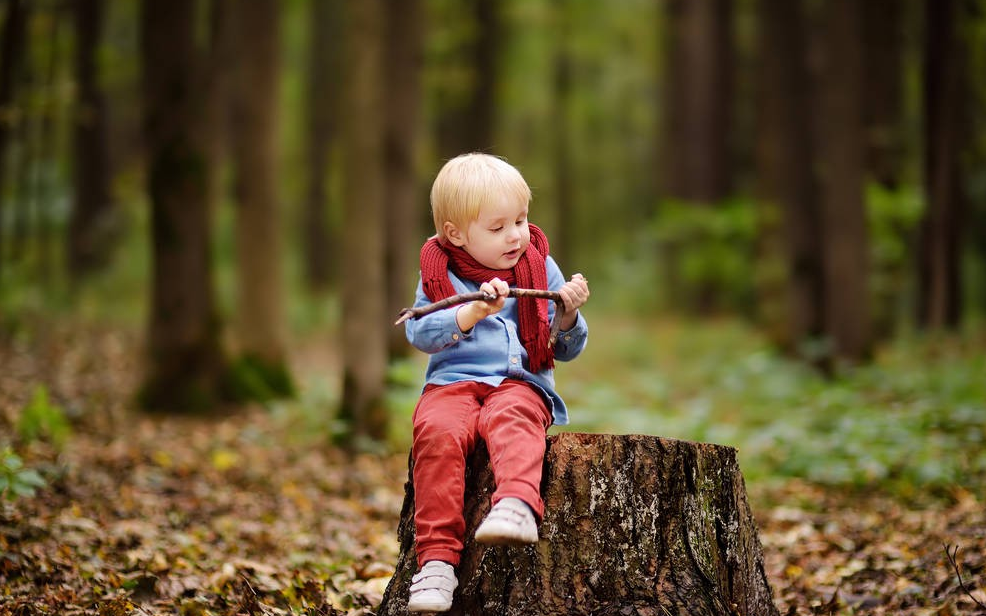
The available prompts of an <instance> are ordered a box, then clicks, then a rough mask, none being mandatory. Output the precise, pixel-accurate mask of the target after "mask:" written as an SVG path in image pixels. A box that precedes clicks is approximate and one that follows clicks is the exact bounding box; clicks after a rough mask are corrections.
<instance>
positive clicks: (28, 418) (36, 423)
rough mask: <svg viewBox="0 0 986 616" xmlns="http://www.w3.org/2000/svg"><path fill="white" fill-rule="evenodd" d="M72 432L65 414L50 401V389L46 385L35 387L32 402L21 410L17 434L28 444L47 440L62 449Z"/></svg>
mask: <svg viewBox="0 0 986 616" xmlns="http://www.w3.org/2000/svg"><path fill="white" fill-rule="evenodd" d="M71 432H72V428H71V426H70V425H69V422H68V419H67V418H66V417H65V412H64V411H63V410H62V408H61V407H60V406H58V405H57V404H52V402H51V401H50V400H49V397H48V389H47V388H46V387H45V386H44V385H38V386H37V387H35V388H34V394H33V395H32V396H31V401H30V402H28V403H27V406H25V407H24V408H23V409H22V410H21V414H20V417H18V419H17V433H18V434H19V435H20V437H21V438H22V439H23V440H24V441H26V442H31V441H35V440H38V439H45V440H47V441H49V442H50V443H51V444H53V445H54V446H55V447H58V448H61V447H62V445H64V444H65V441H66V440H67V439H68V437H69V435H70V434H71Z"/></svg>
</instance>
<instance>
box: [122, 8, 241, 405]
mask: <svg viewBox="0 0 986 616" xmlns="http://www.w3.org/2000/svg"><path fill="white" fill-rule="evenodd" d="M195 5H196V3H195V1H194V0H172V1H171V2H163V1H155V2H146V3H144V5H143V9H142V10H143V13H142V16H141V18H142V19H141V55H142V61H143V76H142V78H143V104H144V137H145V141H146V145H147V156H148V160H147V189H148V193H149V199H150V205H151V244H152V247H151V250H152V276H151V301H150V311H149V312H150V314H149V325H148V330H149V332H148V336H149V341H148V347H149V348H148V366H147V374H146V376H145V381H144V386H143V390H142V392H141V401H142V404H143V405H144V406H145V407H147V408H157V409H167V410H199V409H206V408H209V407H211V406H212V405H213V404H215V402H216V401H217V400H218V399H220V398H221V397H222V377H223V374H224V371H225V364H224V358H223V356H222V353H221V350H220V345H219V332H220V327H219V316H218V313H217V311H216V307H215V298H214V290H213V280H212V263H211V226H212V225H211V218H210V204H209V202H208V195H209V182H210V173H211V169H210V167H209V157H208V155H207V150H206V146H205V143H207V140H208V133H209V131H210V129H211V128H212V127H211V126H209V125H208V124H206V123H204V122H202V119H203V118H202V115H203V114H202V109H203V108H204V107H205V106H206V105H208V99H209V96H210V94H209V93H210V90H209V84H208V83H207V82H206V80H205V79H204V76H205V75H206V72H205V70H204V66H205V64H204V59H203V56H202V54H201V51H200V50H199V49H198V48H197V45H196V41H195V21H194V20H195Z"/></svg>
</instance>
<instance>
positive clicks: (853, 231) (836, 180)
mask: <svg viewBox="0 0 986 616" xmlns="http://www.w3.org/2000/svg"><path fill="white" fill-rule="evenodd" d="M821 10H822V13H823V14H822V19H823V20H824V33H823V42H822V47H823V53H824V57H823V62H824V66H823V68H822V72H821V80H822V84H821V85H822V87H821V90H820V96H821V105H822V112H821V114H820V116H821V117H820V120H821V122H822V125H821V128H822V130H824V135H825V138H824V139H821V142H820V143H819V150H820V152H821V156H822V159H821V161H820V162H821V165H820V166H821V170H822V177H821V180H822V181H821V184H822V191H821V192H822V209H821V212H822V217H821V220H822V228H823V230H824V231H823V240H822V241H823V245H824V257H823V259H824V267H825V331H826V333H827V335H828V337H829V338H830V340H831V342H832V358H833V359H837V360H843V361H849V362H860V361H865V360H866V359H868V358H869V355H870V353H871V350H872V332H871V329H872V327H871V317H870V301H869V288H868V279H869V269H870V264H869V242H868V229H867V223H866V211H865V204H864V202H863V184H864V171H865V162H864V157H865V141H864V139H863V63H862V62H863V61H862V46H863V43H862V29H861V14H860V13H861V9H860V7H859V3H857V2H856V1H855V0H833V1H832V2H828V3H826V4H825V6H824V7H821Z"/></svg>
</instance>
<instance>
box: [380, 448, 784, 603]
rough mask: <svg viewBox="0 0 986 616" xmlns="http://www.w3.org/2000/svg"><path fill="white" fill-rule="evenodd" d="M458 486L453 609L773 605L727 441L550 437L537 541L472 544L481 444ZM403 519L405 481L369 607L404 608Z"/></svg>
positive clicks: (408, 524) (407, 565) (482, 475)
mask: <svg viewBox="0 0 986 616" xmlns="http://www.w3.org/2000/svg"><path fill="white" fill-rule="evenodd" d="M412 465H413V462H412ZM409 476H410V472H409ZM466 482H467V483H466V485H467V488H466V498H465V518H466V542H465V548H464V550H463V553H462V562H461V563H460V565H459V567H458V568H457V572H456V573H457V576H458V578H459V587H458V589H457V590H456V593H455V597H454V600H453V605H452V610H451V611H450V612H448V614H449V615H450V616H456V615H460V614H503V615H520V614H538V615H540V616H554V615H557V616H562V615H564V616H577V615H580V614H593V615H614V616H615V615H617V614H619V615H639V616H658V615H663V614H690V615H709V616H712V615H715V616H722V615H730V614H743V615H744V616H759V615H764V616H775V615H776V614H777V610H776V608H775V607H774V604H773V600H772V597H771V590H770V587H769V585H768V583H767V578H766V574H765V572H764V566H763V553H762V548H761V545H760V540H759V536H758V534H757V528H756V524H755V522H754V519H753V515H752V513H751V511H750V507H749V504H748V502H747V499H746V488H745V485H744V482H743V477H742V475H741V473H740V470H739V466H738V464H737V461H736V450H734V449H732V448H730V447H722V446H718V445H708V444H700V443H691V442H686V441H677V440H672V439H663V438H659V437H653V436H640V435H626V436H614V435H606V434H579V433H562V434H558V435H556V436H550V437H548V449H547V451H546V453H545V458H544V470H543V475H542V482H541V493H542V496H543V498H544V501H545V517H544V520H543V521H542V523H541V525H540V541H539V542H538V543H537V544H536V545H532V546H526V547H523V548H510V547H488V546H484V545H482V544H479V543H476V542H475V541H473V540H472V534H473V533H474V532H475V529H476V527H477V526H478V525H479V523H480V522H481V521H482V519H483V518H484V516H485V515H486V513H487V512H488V511H489V508H490V502H489V499H490V495H491V494H492V492H493V489H494V480H493V476H492V472H491V471H490V469H489V464H488V454H487V452H486V449H485V446H482V445H481V446H480V447H478V448H477V450H476V451H475V452H474V453H473V454H472V456H471V458H470V460H469V462H468V465H467V470H466ZM413 515H414V487H413V485H412V484H411V482H410V480H409V481H408V482H407V484H406V496H405V500H404V509H403V511H402V513H401V521H400V526H399V528H398V535H399V540H400V543H401V553H400V557H399V560H398V564H397V571H396V573H395V575H394V577H393V579H392V580H391V582H390V584H389V586H388V587H387V590H386V592H385V594H384V598H383V602H382V604H381V606H380V609H379V611H378V612H377V613H378V615H379V616H393V615H397V614H405V613H406V606H407V598H408V590H409V587H410V581H411V576H412V575H413V574H414V573H415V571H416V570H417V564H416V555H415V550H414V520H413Z"/></svg>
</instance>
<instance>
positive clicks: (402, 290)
mask: <svg viewBox="0 0 986 616" xmlns="http://www.w3.org/2000/svg"><path fill="white" fill-rule="evenodd" d="M386 14H387V62H386V65H387V81H386V83H387V87H388V93H387V96H386V118H387V132H386V135H385V138H384V156H385V161H386V162H385V168H384V173H385V175H386V187H387V188H386V190H387V194H386V197H385V203H386V221H387V224H386V228H387V267H386V269H387V307H388V313H390V314H396V313H397V311H398V310H400V308H401V306H403V305H404V304H406V303H407V300H408V298H409V297H412V296H413V295H414V274H415V272H417V271H418V258H417V257H418V246H419V245H420V241H421V237H420V235H421V234H420V232H419V230H418V229H419V227H420V226H421V225H420V224H419V221H420V220H421V211H422V209H423V208H422V207H420V205H419V199H420V196H421V195H420V191H419V190H418V174H417V164H416V163H417V153H418V152H417V150H418V141H419V139H418V136H419V130H418V126H419V120H420V118H419V115H420V114H419V111H420V108H421V66H422V53H423V50H422V44H423V39H422V37H423V21H422V6H421V3H420V1H419V0H387V13H386ZM410 349H411V345H409V344H408V343H407V338H406V337H405V336H404V331H403V330H402V329H399V328H393V329H391V330H389V334H388V351H389V356H390V357H391V358H397V357H405V356H407V355H408V354H409V353H410Z"/></svg>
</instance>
